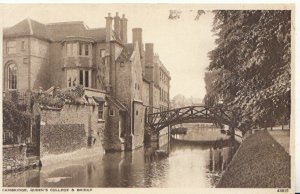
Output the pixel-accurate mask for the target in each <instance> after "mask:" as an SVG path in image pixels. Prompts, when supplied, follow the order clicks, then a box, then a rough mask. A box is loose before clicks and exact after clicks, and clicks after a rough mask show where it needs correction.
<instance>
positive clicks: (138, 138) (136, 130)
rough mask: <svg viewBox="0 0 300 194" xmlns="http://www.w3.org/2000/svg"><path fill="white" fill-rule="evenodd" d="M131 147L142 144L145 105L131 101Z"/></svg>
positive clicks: (137, 146) (134, 147)
mask: <svg viewBox="0 0 300 194" xmlns="http://www.w3.org/2000/svg"><path fill="white" fill-rule="evenodd" d="M132 127H133V130H132V135H133V137H132V149H136V148H139V147H141V146H143V143H144V131H145V130H144V127H145V107H144V106H143V104H142V103H141V102H133V126H132Z"/></svg>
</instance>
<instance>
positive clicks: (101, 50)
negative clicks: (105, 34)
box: [100, 49, 105, 58]
mask: <svg viewBox="0 0 300 194" xmlns="http://www.w3.org/2000/svg"><path fill="white" fill-rule="evenodd" d="M100 58H105V49H100Z"/></svg>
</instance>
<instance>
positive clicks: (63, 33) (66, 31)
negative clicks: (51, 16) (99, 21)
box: [3, 18, 106, 41]
mask: <svg viewBox="0 0 300 194" xmlns="http://www.w3.org/2000/svg"><path fill="white" fill-rule="evenodd" d="M18 36H35V37H37V38H43V39H47V40H50V41H62V40H64V39H65V38H69V37H83V38H90V39H92V40H94V41H105V39H106V29H105V28H92V29H90V28H89V27H88V26H87V25H86V24H85V23H84V22H83V21H73V22H59V23H50V24H42V23H40V22H37V21H35V20H32V19H29V18H27V19H24V20H23V21H21V22H19V23H18V24H16V25H14V26H12V27H9V28H5V29H4V30H3V37H4V38H9V37H18Z"/></svg>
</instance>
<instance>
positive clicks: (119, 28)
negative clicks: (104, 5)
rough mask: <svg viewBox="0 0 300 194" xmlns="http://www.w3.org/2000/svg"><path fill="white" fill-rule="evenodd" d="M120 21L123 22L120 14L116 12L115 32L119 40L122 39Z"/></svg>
mask: <svg viewBox="0 0 300 194" xmlns="http://www.w3.org/2000/svg"><path fill="white" fill-rule="evenodd" d="M120 20H121V18H120V17H119V13H118V12H116V16H115V17H114V30H115V34H116V37H117V38H119V39H120V38H121V37H120V32H121V26H120V25H121V24H120Z"/></svg>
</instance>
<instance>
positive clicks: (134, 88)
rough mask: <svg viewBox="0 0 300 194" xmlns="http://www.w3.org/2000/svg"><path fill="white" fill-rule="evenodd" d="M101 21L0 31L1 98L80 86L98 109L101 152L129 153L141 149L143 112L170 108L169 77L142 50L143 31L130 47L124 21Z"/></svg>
mask: <svg viewBox="0 0 300 194" xmlns="http://www.w3.org/2000/svg"><path fill="white" fill-rule="evenodd" d="M105 19H106V23H105V27H103V28H89V27H88V26H87V25H86V24H85V23H84V22H82V21H76V22H60V23H50V24H42V23H40V22H37V21H34V20H32V19H29V18H27V19H25V20H23V21H21V22H19V23H18V24H16V25H14V26H12V27H9V28H4V30H3V90H4V91H3V92H4V96H5V95H8V94H9V93H10V92H11V91H18V92H19V93H25V92H30V91H34V90H41V89H43V90H47V89H48V88H51V87H55V88H60V89H65V88H73V87H76V86H78V85H81V86H83V87H84V89H85V95H86V96H87V97H90V98H93V99H94V100H95V101H96V102H97V103H98V106H99V107H98V110H100V111H97V114H99V115H98V122H104V123H105V130H104V131H103V133H104V135H103V137H104V138H103V139H102V140H101V141H102V144H103V147H104V148H105V150H106V151H109V150H118V151H119V150H126V149H128V150H131V149H135V148H137V147H140V146H142V145H143V140H144V122H145V114H146V112H147V111H149V110H150V108H151V110H153V109H155V110H166V109H167V108H168V107H169V88H170V74H169V72H168V71H167V69H166V68H165V67H164V66H163V65H162V63H161V62H160V60H159V58H158V56H156V55H154V54H153V43H146V47H145V49H144V44H143V39H142V29H141V28H134V29H132V31H133V33H132V34H133V37H132V40H133V41H132V43H128V42H127V22H128V20H127V18H125V15H123V16H122V17H120V16H119V15H118V13H116V15H115V16H114V17H112V16H111V14H108V16H107V17H105ZM161 74H163V78H160V77H159V75H161ZM99 99H100V100H99ZM101 99H103V100H101ZM104 109H105V110H106V111H103V110H104ZM100 112H101V113H100ZM103 114H106V115H105V116H103ZM100 117H101V118H100ZM104 118H105V119H104Z"/></svg>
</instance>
